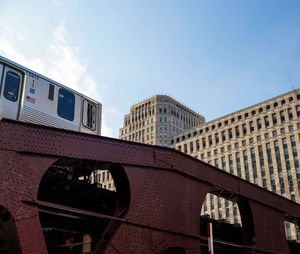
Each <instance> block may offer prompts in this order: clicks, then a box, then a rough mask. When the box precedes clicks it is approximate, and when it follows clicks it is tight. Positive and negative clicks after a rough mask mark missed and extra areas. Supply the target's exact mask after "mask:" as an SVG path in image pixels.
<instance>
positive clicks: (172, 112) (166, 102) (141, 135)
mask: <svg viewBox="0 0 300 254" xmlns="http://www.w3.org/2000/svg"><path fill="white" fill-rule="evenodd" d="M204 122H205V119H204V117H203V116H201V115H200V114H198V113H196V112H194V111H193V110H191V109H189V108H188V107H186V106H184V105H183V104H181V103H179V102H178V101H176V100H174V99H173V98H171V97H169V96H167V95H156V96H153V97H151V98H149V99H147V100H144V101H142V102H140V103H138V104H136V105H133V106H132V107H131V108H130V113H129V114H127V115H125V116H124V124H123V128H121V129H120V132H119V138H120V139H123V140H129V141H134V142H140V143H145V144H151V145H161V146H170V145H171V140H172V138H173V137H174V135H176V134H179V133H182V132H183V131H187V130H190V129H191V128H194V127H196V126H199V125H201V124H203V123H204Z"/></svg>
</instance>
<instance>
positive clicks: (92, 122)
mask: <svg viewBox="0 0 300 254" xmlns="http://www.w3.org/2000/svg"><path fill="white" fill-rule="evenodd" d="M82 112H83V116H82V123H83V125H84V126H85V127H87V128H89V129H92V130H96V106H95V105H94V104H92V103H91V102H89V101H87V100H84V101H83V110H82Z"/></svg>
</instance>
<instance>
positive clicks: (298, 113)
mask: <svg viewBox="0 0 300 254" xmlns="http://www.w3.org/2000/svg"><path fill="white" fill-rule="evenodd" d="M298 95H299V94H298ZM296 111H297V117H298V118H300V106H297V107H296Z"/></svg>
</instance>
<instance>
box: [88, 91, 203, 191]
mask: <svg viewBox="0 0 300 254" xmlns="http://www.w3.org/2000/svg"><path fill="white" fill-rule="evenodd" d="M204 122H205V119H204V117H203V116H201V115H199V114H198V113H196V112H194V111H193V110H191V109H189V108H188V107H186V106H185V105H183V104H181V103H180V102H178V101H176V100H174V99H173V98H171V97H169V96H167V95H156V96H153V97H151V98H149V99H147V100H144V101H142V102H140V103H137V104H136V105H133V106H132V107H131V108H130V113H129V114H127V115H125V116H124V125H123V128H121V129H120V133H119V138H120V139H123V140H129V141H134V142H139V143H145V144H151V145H161V146H170V142H171V139H172V138H173V137H174V135H176V134H179V133H182V132H183V131H186V130H189V129H191V128H193V127H196V126H199V125H200V124H203V123H204ZM94 179H95V177H94V176H92V181H93V182H94ZM97 182H99V183H101V185H102V188H104V189H107V190H112V191H114V190H115V184H114V181H113V178H112V176H111V174H110V173H109V171H108V170H99V172H98V173H97Z"/></svg>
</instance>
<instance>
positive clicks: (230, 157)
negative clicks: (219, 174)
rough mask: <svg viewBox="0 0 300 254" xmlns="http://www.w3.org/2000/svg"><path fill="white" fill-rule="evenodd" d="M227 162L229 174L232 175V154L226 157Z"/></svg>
mask: <svg viewBox="0 0 300 254" xmlns="http://www.w3.org/2000/svg"><path fill="white" fill-rule="evenodd" d="M228 162H229V172H230V173H231V174H233V162H232V154H230V155H229V156H228Z"/></svg>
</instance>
